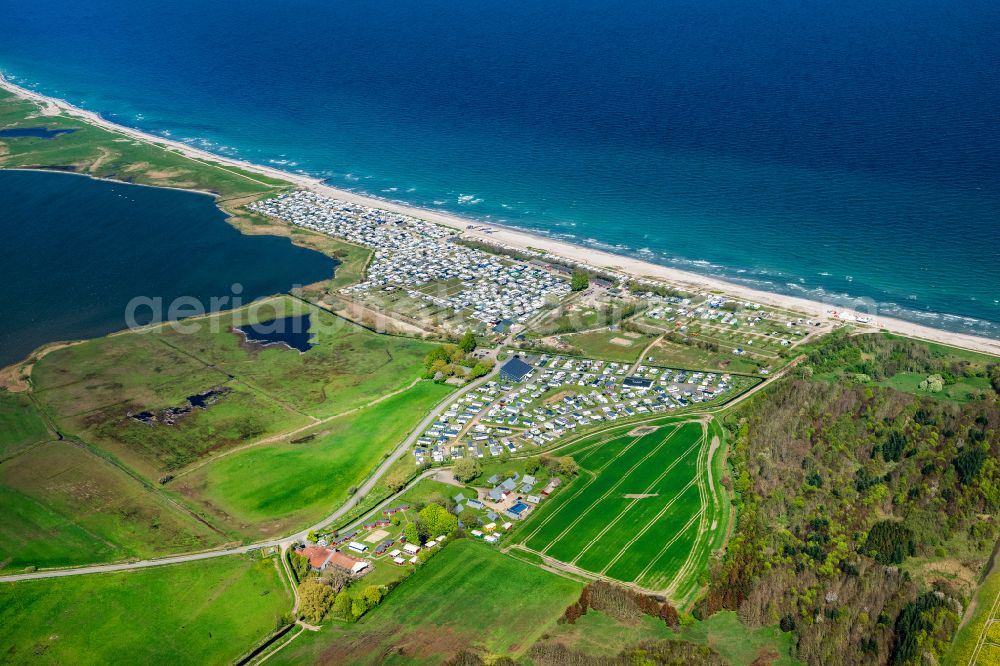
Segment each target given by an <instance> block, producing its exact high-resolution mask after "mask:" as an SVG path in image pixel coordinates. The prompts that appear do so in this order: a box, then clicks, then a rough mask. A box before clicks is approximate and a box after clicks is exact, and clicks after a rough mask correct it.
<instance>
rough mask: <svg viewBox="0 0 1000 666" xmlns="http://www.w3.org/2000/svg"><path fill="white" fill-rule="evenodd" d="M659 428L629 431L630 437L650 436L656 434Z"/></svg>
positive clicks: (644, 427) (640, 428)
mask: <svg viewBox="0 0 1000 666" xmlns="http://www.w3.org/2000/svg"><path fill="white" fill-rule="evenodd" d="M658 428H659V426H639V427H638V428H632V429H631V430H629V431H628V436H629V437H642V436H643V435H648V434H649V433H651V432H656V431H657V429H658Z"/></svg>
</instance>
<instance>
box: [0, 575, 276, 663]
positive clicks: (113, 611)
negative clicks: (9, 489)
mask: <svg viewBox="0 0 1000 666" xmlns="http://www.w3.org/2000/svg"><path fill="white" fill-rule="evenodd" d="M291 605H292V602H291V595H290V593H289V592H288V589H287V587H286V586H285V585H284V584H283V582H282V580H281V579H280V578H279V576H278V573H277V571H276V569H275V567H274V563H273V560H271V559H267V560H258V561H251V560H248V559H244V558H240V557H225V558H218V559H213V560H206V561H203V562H194V563H189V564H181V565H173V566H167V567H156V568H153V569H144V570H137V571H134V572H129V573H115V574H95V575H88V576H74V577H69V578H54V579H49V580H37V581H26V582H21V583H0V661H2V662H3V663H5V664H74V665H83V664H110V663H122V662H128V663H134V664H224V663H230V662H232V661H233V660H235V659H236V658H238V657H239V656H240V655H241V654H243V653H244V652H247V651H249V649H250V648H251V647H252V646H253V645H254V644H255V643H257V641H259V640H261V639H263V638H264V637H265V636H267V635H268V634H269V633H270V632H271V631H273V630H274V629H275V627H276V622H277V620H278V618H280V617H281V615H282V614H283V613H286V612H288V611H290V610H291Z"/></svg>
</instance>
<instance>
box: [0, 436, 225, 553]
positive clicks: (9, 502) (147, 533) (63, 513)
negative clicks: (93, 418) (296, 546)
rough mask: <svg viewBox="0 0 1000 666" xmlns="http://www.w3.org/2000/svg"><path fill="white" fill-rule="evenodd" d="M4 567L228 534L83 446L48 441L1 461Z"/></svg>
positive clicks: (192, 545) (165, 549)
mask: <svg viewBox="0 0 1000 666" xmlns="http://www.w3.org/2000/svg"><path fill="white" fill-rule="evenodd" d="M0 507H2V513H3V520H2V521H0V570H10V571H13V570H21V569H24V568H25V567H28V566H34V567H38V568H47V567H59V566H72V565H79V564H91V563H95V562H106V561H111V560H121V559H126V558H130V557H142V558H144V557H154V556H157V555H165V554H168V553H177V552H187V551H193V550H202V549H204V548H208V547H210V546H216V545H219V544H220V543H221V542H222V541H223V540H224V538H223V537H222V536H221V535H220V534H218V533H216V532H214V531H213V530H211V529H210V528H208V527H207V526H205V525H204V524H202V523H201V522H199V521H198V520H196V519H195V518H193V517H192V516H191V515H189V514H188V513H186V512H184V511H182V510H181V509H179V508H178V507H177V506H175V505H174V504H172V503H171V502H169V501H167V500H166V499H165V498H163V497H162V496H160V495H159V494H157V493H156V492H154V491H151V490H149V489H147V488H145V487H143V486H142V485H141V484H140V483H139V482H138V481H136V480H135V479H134V478H132V477H130V476H129V475H128V474H126V473H125V472H123V471H122V470H120V469H118V468H117V467H115V466H114V465H112V464H110V463H109V462H108V461H106V460H104V459H103V458H100V457H98V456H96V455H94V454H92V453H91V452H89V451H87V450H86V449H84V448H83V447H80V446H77V445H74V444H71V443H69V442H56V441H54V442H47V443H45V444H40V445H37V446H35V447H33V448H31V449H29V450H27V451H24V452H22V453H21V454H20V455H18V456H16V457H14V458H11V459H8V460H6V461H4V462H3V463H0Z"/></svg>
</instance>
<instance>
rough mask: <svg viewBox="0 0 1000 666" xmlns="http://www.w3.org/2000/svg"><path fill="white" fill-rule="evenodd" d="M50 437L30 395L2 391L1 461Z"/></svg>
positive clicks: (0, 409)
mask: <svg viewBox="0 0 1000 666" xmlns="http://www.w3.org/2000/svg"><path fill="white" fill-rule="evenodd" d="M50 438H51V435H50V434H49V429H48V428H47V427H46V426H45V421H43V420H42V417H41V415H40V414H39V413H38V411H37V410H36V409H35V406H34V405H33V404H32V402H31V399H30V398H29V397H28V396H26V395H24V394H23V393H8V392H7V391H0V462H2V461H3V460H5V459H7V458H9V457H11V456H13V455H16V454H17V453H19V452H21V451H23V450H24V449H26V448H28V447H29V446H31V445H33V444H38V443H39V442H44V441H45V440H47V439H50Z"/></svg>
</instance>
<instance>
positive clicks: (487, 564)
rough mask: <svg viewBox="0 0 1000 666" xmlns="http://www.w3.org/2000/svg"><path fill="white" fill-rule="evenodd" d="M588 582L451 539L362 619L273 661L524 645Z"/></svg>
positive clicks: (425, 654) (407, 658) (376, 658)
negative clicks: (553, 572)
mask: <svg viewBox="0 0 1000 666" xmlns="http://www.w3.org/2000/svg"><path fill="white" fill-rule="evenodd" d="M581 587H582V585H581V584H579V583H576V582H574V581H571V580H567V579H565V578H562V577H560V576H557V575H555V574H552V573H549V572H547V571H543V570H541V569H538V568H536V567H533V566H531V565H529V564H525V563H523V562H520V561H518V560H515V559H514V558H511V557H508V556H506V555H503V554H501V553H500V552H498V551H497V550H496V549H495V548H491V547H489V546H486V545H484V544H481V543H478V542H474V541H471V540H468V539H461V540H457V541H455V542H454V543H450V544H448V545H447V546H446V547H445V548H444V549H443V550H442V551H441V552H440V553H438V554H437V555H435V556H434V557H433V558H432V559H431V560H430V561H429V562H428V563H427V564H426V565H425V566H424V567H422V568H421V569H420V570H418V571H417V573H416V574H414V575H413V576H412V577H411V578H410V579H408V580H406V581H405V582H403V583H402V585H400V586H399V587H398V588H397V589H395V590H393V592H392V593H391V594H390V595H389V597H388V598H387V599H386V601H385V602H384V603H383V604H382V605H381V606H379V607H378V608H376V609H375V610H373V611H371V612H370V613H369V614H368V615H366V616H365V617H364V618H363V619H362V620H361V621H360V622H359V623H358V624H356V625H349V626H346V625H345V626H336V625H335V626H331V627H330V628H329V629H328V630H324V631H323V632H322V633H319V634H310V635H303V637H302V638H300V639H298V640H297V641H296V642H294V643H292V644H291V645H289V646H288V647H287V648H286V649H285V650H282V651H281V652H278V653H277V654H275V655H274V657H273V658H272V659H270V660H269V661H268V663H269V664H271V663H275V664H301V663H318V664H337V665H340V664H396V663H400V664H402V663H405V664H414V663H416V664H439V663H441V662H442V661H443V660H444V659H445V658H447V657H448V656H449V655H451V654H453V653H454V652H456V651H458V650H459V649H462V648H466V647H476V648H481V649H483V650H485V651H488V652H490V653H493V654H514V655H517V654H519V653H520V652H522V651H524V650H526V649H527V648H528V647H530V646H531V644H532V643H533V642H534V641H535V640H537V639H538V638H539V637H540V636H541V635H542V633H543V632H544V631H545V630H546V629H547V628H549V627H553V626H554V625H555V621H556V620H557V619H558V618H559V616H560V615H562V613H563V611H564V610H565V608H566V606H568V605H569V604H570V603H572V602H573V601H575V600H576V599H577V598H578V597H579V594H580V589H581Z"/></svg>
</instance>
